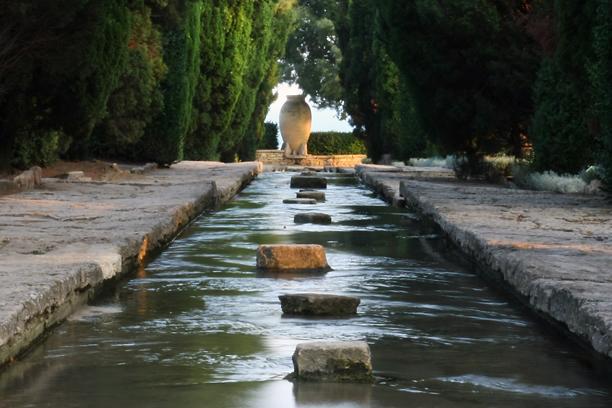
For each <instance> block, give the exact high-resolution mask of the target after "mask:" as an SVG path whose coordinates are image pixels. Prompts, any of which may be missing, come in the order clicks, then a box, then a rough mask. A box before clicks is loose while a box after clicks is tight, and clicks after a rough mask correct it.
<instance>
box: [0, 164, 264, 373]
mask: <svg viewBox="0 0 612 408" xmlns="http://www.w3.org/2000/svg"><path fill="white" fill-rule="evenodd" d="M183 163H186V164H185V165H184V166H183V167H184V168H183V167H181V165H182V163H180V164H179V165H177V167H179V168H180V170H179V173H177V174H175V175H174V176H173V177H175V178H177V179H180V180H182V179H183V177H184V176H183V174H189V173H190V167H189V166H194V167H193V168H197V166H198V163H195V164H194V162H183ZM219 166H222V164H221V163H219ZM227 166H228V168H230V167H229V166H234V167H231V168H230V169H233V170H232V172H231V175H230V176H228V175H226V174H224V175H221V176H217V178H215V175H216V173H214V171H211V172H212V173H213V174H212V175H211V176H209V177H208V179H202V180H200V181H193V180H192V182H191V183H190V184H189V187H190V189H184V190H181V191H184V192H185V194H186V196H185V198H184V199H182V203H181V204H180V205H177V206H173V207H172V209H171V210H170V211H167V210H166V208H164V207H155V208H159V209H158V210H157V212H156V213H152V214H150V215H147V217H148V220H149V221H147V224H146V225H147V227H146V228H147V229H146V230H145V233H144V234H143V235H140V234H139V235H140V238H134V237H130V236H117V237H114V238H113V241H112V242H111V243H109V244H91V245H89V244H87V243H85V242H81V243H79V242H77V243H72V244H70V245H66V246H65V247H62V248H59V249H57V250H54V251H52V252H50V253H49V254H45V255H44V256H35V255H36V254H33V255H31V256H25V258H24V256H23V255H20V254H18V255H16V256H12V255H3V254H2V253H0V258H3V259H0V281H2V280H3V279H8V277H11V276H12V277H17V278H18V279H19V280H20V282H21V280H23V283H20V282H18V283H17V286H18V287H19V288H21V289H23V291H22V292H23V293H22V292H20V293H19V294H20V296H19V299H18V300H15V299H13V302H11V299H8V300H7V299H2V298H0V367H1V366H2V365H4V364H5V363H7V362H10V361H12V360H13V359H15V358H16V357H17V356H18V355H19V354H21V353H23V352H24V351H26V350H28V349H29V348H30V346H32V345H33V344H34V343H35V342H36V341H37V340H38V339H39V338H40V337H41V336H43V335H44V334H45V333H46V332H47V331H49V330H50V329H51V328H53V327H54V326H55V325H57V324H58V323H60V322H62V321H63V320H65V319H66V318H67V317H68V316H69V315H70V314H71V313H72V312H74V311H75V310H76V309H77V308H78V307H80V306H82V305H83V304H85V303H86V302H87V301H88V300H91V299H92V298H93V297H95V296H96V295H97V294H98V293H99V292H100V289H102V287H103V286H105V285H107V284H112V283H113V282H116V281H117V280H118V279H120V278H121V277H122V276H125V275H126V274H128V273H130V272H132V271H134V270H135V268H136V267H138V266H139V265H143V263H144V262H145V260H146V254H147V253H149V252H151V251H155V250H156V249H158V248H161V247H162V246H163V245H165V244H167V243H168V242H170V241H171V240H172V239H173V238H174V237H175V236H176V235H177V234H178V233H179V232H180V231H181V230H182V229H183V228H184V227H185V226H186V225H187V224H188V223H189V222H190V221H191V220H192V219H194V218H195V217H196V216H198V215H199V214H200V213H201V212H202V211H204V210H206V209H216V208H218V207H219V206H220V205H222V204H223V203H225V202H227V201H229V200H230V199H231V198H232V197H233V196H234V195H235V194H236V193H238V192H239V191H240V190H241V189H242V188H243V187H245V186H246V185H247V184H248V183H249V182H250V181H251V180H252V179H253V178H254V177H256V176H257V174H259V173H260V172H261V171H262V165H261V163H259V162H253V163H242V164H238V165H227ZM197 171H203V172H206V171H207V169H203V170H202V169H198V170H197ZM159 174H163V173H159ZM192 174H193V173H192ZM197 174H199V173H197ZM146 177H151V178H154V177H155V176H153V175H151V176H148V175H147V176H146ZM158 178H160V180H161V181H162V182H163V183H161V182H160V183H159V184H153V183H151V184H149V186H153V187H154V188H157V189H158V190H157V191H159V192H160V194H162V191H163V189H164V188H166V189H169V188H172V187H176V185H172V184H171V183H168V180H166V179H164V176H161V177H158ZM160 180H155V183H158V182H159V181H160ZM219 180H222V183H219ZM61 184H62V185H63V186H65V187H64V188H66V189H70V188H79V187H78V184H75V185H73V186H71V185H69V184H66V183H61ZM108 184H112V183H105V184H104V185H108ZM177 185H179V186H180V185H181V183H177ZM100 186H102V184H100ZM117 186H121V183H117ZM124 186H125V185H124ZM51 187H53V186H51ZM87 188H96V184H91V185H89V186H88V187H87ZM173 191H174V190H173ZM194 191H195V192H197V191H199V192H198V193H195V194H192V195H191V196H190V195H189V193H193V192H194ZM166 194H167V192H166ZM17 198H19V197H17ZM17 198H15V197H12V199H17ZM149 198H150V199H154V197H149ZM177 199H179V200H181V199H180V198H177ZM113 215H116V216H117V217H119V216H120V214H119V213H113ZM60 221H61V220H60ZM95 233H96V232H95V231H93V232H92V234H95ZM0 244H1V243H0ZM0 249H2V245H0ZM24 259H25V260H27V262H24ZM26 263H27V264H26ZM37 270H38V271H37ZM22 277H23V278H22ZM27 279H30V280H31V282H29V283H28V281H27ZM24 294H25V296H23V295H24Z"/></svg>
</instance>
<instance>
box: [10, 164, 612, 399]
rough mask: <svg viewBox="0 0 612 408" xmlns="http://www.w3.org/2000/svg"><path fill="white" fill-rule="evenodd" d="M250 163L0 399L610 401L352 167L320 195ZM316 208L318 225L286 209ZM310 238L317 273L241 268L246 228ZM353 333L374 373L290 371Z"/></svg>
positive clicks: (544, 332) (604, 386)
mask: <svg viewBox="0 0 612 408" xmlns="http://www.w3.org/2000/svg"><path fill="white" fill-rule="evenodd" d="M290 175H291V174H289V173H286V174H285V173H267V174H263V175H261V176H260V177H259V178H258V179H257V180H256V181H254V182H253V183H252V184H251V185H250V186H249V187H248V188H247V189H246V190H244V191H243V192H242V193H241V194H240V195H239V196H238V197H237V198H236V199H235V200H234V201H233V202H231V203H229V204H228V205H227V206H226V207H225V208H224V209H223V210H221V211H219V212H216V213H214V214H205V215H202V216H200V217H199V218H198V219H197V220H196V221H195V222H194V223H193V224H192V225H191V226H190V227H189V228H187V229H186V230H185V231H184V232H183V233H182V234H181V236H180V237H179V238H178V239H177V240H175V241H174V242H173V243H172V244H171V245H170V246H169V247H168V248H167V249H165V250H164V251H163V252H162V253H161V254H160V255H159V256H157V257H156V258H155V259H154V260H153V261H152V262H151V263H150V264H149V265H148V266H147V267H146V268H145V269H143V270H141V271H139V272H138V274H137V277H135V278H134V279H131V280H129V281H127V282H125V283H123V284H121V285H120V286H119V287H118V288H117V289H116V291H114V293H113V294H110V295H109V296H106V297H103V298H102V299H100V300H99V301H98V302H97V303H96V304H94V305H91V306H89V307H86V308H85V309H84V310H83V311H82V312H80V313H78V314H77V315H75V316H73V317H72V318H71V319H70V320H69V321H67V322H65V323H64V324H62V325H61V326H59V327H58V328H56V329H55V330H54V331H53V332H52V333H51V334H50V335H49V337H48V338H47V339H46V341H45V342H44V343H42V344H41V345H39V346H38V347H37V348H36V349H35V350H33V351H32V352H31V353H29V354H28V355H27V356H26V357H25V358H24V359H23V360H22V361H20V362H19V363H17V364H13V365H11V366H10V367H8V369H6V370H5V371H3V372H2V373H0V407H2V408H4V407H62V408H67V407H85V406H86V407H105V408H108V407H113V406H114V407H129V406H132V407H140V406H142V407H200V406H201V407H266V408H273V407H283V408H290V407H408V406H410V407H555V408H562V407H589V408H595V407H608V408H609V407H611V406H612V377H611V375H610V371H608V368H607V367H605V364H604V365H603V366H604V367H602V364H598V362H597V361H596V360H593V359H592V358H591V356H590V355H589V354H588V353H587V352H585V351H583V350H582V349H580V348H578V347H576V346H574V345H573V344H571V343H570V342H569V341H566V340H564V339H562V338H561V337H560V336H558V335H557V334H556V333H554V332H552V331H550V330H549V329H548V328H547V327H544V326H543V325H542V324H541V323H540V322H537V321H535V320H534V319H533V318H532V317H531V316H530V315H529V314H528V313H526V312H525V311H524V310H523V309H522V308H521V307H520V306H519V305H517V304H515V303H514V302H513V301H512V300H511V299H509V298H507V297H505V296H503V295H501V294H500V293H498V292H496V291H495V290H492V289H490V288H489V287H488V286H487V285H486V284H485V283H484V282H483V281H482V280H481V279H480V278H479V277H477V276H476V275H475V274H474V273H473V271H471V270H470V267H469V266H466V265H467V264H462V263H457V262H453V261H452V259H450V257H449V256H447V252H448V251H447V248H446V245H445V243H444V240H443V239H442V238H441V237H440V236H439V235H438V234H437V233H436V230H435V229H433V228H432V227H430V226H428V225H427V224H426V223H424V222H422V221H420V220H419V219H418V218H417V217H416V216H415V215H414V214H411V213H410V212H409V211H408V210H400V209H396V208H391V207H388V206H387V205H386V204H385V203H384V202H382V201H380V200H379V199H378V198H376V197H375V196H374V195H373V194H371V193H370V192H369V191H368V190H367V189H365V188H363V187H361V186H359V185H358V183H357V181H356V180H355V179H354V178H353V177H346V176H341V175H335V176H330V177H329V188H328V190H327V191H326V194H327V201H326V202H325V203H321V204H318V205H316V206H310V207H306V206H304V205H302V206H300V205H286V204H282V199H283V198H291V197H294V196H295V195H294V192H295V190H293V191H292V190H290V189H289V177H290ZM314 208H316V211H322V212H327V213H329V214H331V215H332V217H333V219H334V223H333V224H332V225H329V226H321V225H311V224H304V225H295V224H294V223H293V215H294V214H295V213H296V212H301V211H304V210H305V209H306V210H313V209H314ZM267 243H314V244H321V245H323V246H325V247H326V248H327V253H328V261H329V263H330V265H331V266H332V267H333V268H334V270H333V271H331V272H329V273H327V274H326V275H320V276H304V275H297V276H282V277H280V276H266V275H262V274H258V273H257V272H256V271H255V268H254V265H255V250H256V248H257V245H258V244H267ZM297 292H326V293H336V294H349V295H355V296H359V297H360V298H361V299H362V304H361V306H360V309H359V315H358V316H357V317H354V318H350V319H333V318H328V319H308V318H288V317H283V316H282V314H281V310H280V304H279V302H278V298H277V297H278V295H280V294H284V293H297ZM322 339H323V340H327V339H336V340H366V341H367V342H368V343H369V344H370V347H371V349H372V355H373V364H374V370H375V375H376V378H377V381H376V383H375V384H373V385H363V384H359V385H354V384H312V383H299V384H293V383H291V382H289V381H287V380H285V379H284V377H285V376H286V375H287V374H288V373H290V372H291V371H292V369H293V367H292V363H291V355H292V353H293V350H294V348H295V345H296V344H297V343H299V342H303V341H309V340H322Z"/></svg>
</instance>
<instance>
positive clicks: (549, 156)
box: [531, 59, 594, 173]
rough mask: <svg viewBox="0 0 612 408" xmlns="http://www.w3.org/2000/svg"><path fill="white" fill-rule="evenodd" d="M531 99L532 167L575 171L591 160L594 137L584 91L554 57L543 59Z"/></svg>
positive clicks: (565, 171)
mask: <svg viewBox="0 0 612 408" xmlns="http://www.w3.org/2000/svg"><path fill="white" fill-rule="evenodd" d="M535 103H536V106H537V110H536V112H535V115H534V119H533V124H532V128H531V135H532V138H533V145H534V154H535V162H534V165H535V166H536V168H537V169H539V170H546V169H548V170H553V171H556V172H558V173H575V172H577V171H579V170H580V169H581V168H582V167H583V166H584V165H585V164H587V163H591V162H592V159H593V143H594V140H593V136H592V135H591V134H590V133H589V131H588V126H587V121H586V117H585V112H584V108H585V106H588V104H587V100H586V98H585V94H584V92H581V88H578V84H577V83H575V82H572V81H569V80H568V78H567V77H566V76H565V75H564V73H563V72H562V70H561V69H560V68H559V66H558V64H557V63H556V62H555V61H554V60H551V59H547V60H546V61H544V63H543V65H542V68H541V70H540V73H539V76H538V81H537V84H536V87H535Z"/></svg>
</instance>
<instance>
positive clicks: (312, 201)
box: [283, 198, 317, 204]
mask: <svg viewBox="0 0 612 408" xmlns="http://www.w3.org/2000/svg"><path fill="white" fill-rule="evenodd" d="M316 203H317V200H315V199H314V198H285V199H284V200H283V204H316Z"/></svg>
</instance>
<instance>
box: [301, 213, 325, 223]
mask: <svg viewBox="0 0 612 408" xmlns="http://www.w3.org/2000/svg"><path fill="white" fill-rule="evenodd" d="M293 222H294V223H296V224H331V222H332V217H331V215H329V214H325V213H316V212H313V213H299V214H295V215H294V216H293Z"/></svg>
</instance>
